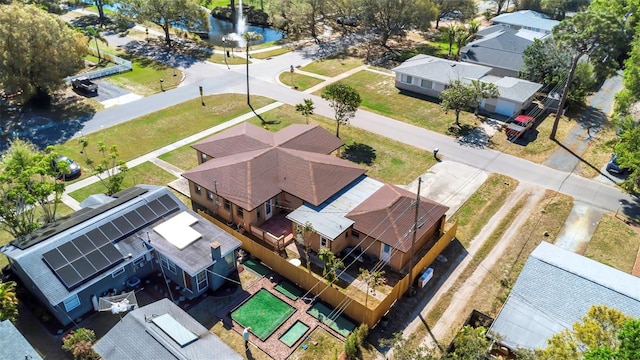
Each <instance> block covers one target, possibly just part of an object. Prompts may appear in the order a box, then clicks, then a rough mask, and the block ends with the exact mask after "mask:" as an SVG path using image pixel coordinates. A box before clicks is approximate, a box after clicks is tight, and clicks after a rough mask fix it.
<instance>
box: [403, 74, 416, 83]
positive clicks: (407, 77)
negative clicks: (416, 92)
mask: <svg viewBox="0 0 640 360" xmlns="http://www.w3.org/2000/svg"><path fill="white" fill-rule="evenodd" d="M400 82H403V83H405V84H411V83H412V82H413V77H412V76H411V75H407V74H402V75H401V76H400Z"/></svg>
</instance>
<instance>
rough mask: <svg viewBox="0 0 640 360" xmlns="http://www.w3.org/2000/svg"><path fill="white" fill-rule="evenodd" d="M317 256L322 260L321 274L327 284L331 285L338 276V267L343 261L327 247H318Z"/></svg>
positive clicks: (341, 265)
mask: <svg viewBox="0 0 640 360" xmlns="http://www.w3.org/2000/svg"><path fill="white" fill-rule="evenodd" d="M318 257H319V258H320V260H322V262H324V271H323V273H322V275H323V276H324V277H325V279H327V283H328V284H329V286H331V285H332V284H333V283H334V282H335V281H336V279H337V278H338V269H342V268H343V267H344V263H343V262H342V260H340V259H338V258H337V257H336V256H335V254H334V253H333V252H331V250H329V248H322V249H320V251H318Z"/></svg>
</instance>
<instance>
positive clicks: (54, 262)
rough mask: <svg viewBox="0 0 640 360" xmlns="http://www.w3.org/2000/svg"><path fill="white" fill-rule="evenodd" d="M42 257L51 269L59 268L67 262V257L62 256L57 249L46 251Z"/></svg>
mask: <svg viewBox="0 0 640 360" xmlns="http://www.w3.org/2000/svg"><path fill="white" fill-rule="evenodd" d="M42 257H43V258H44V260H45V261H46V262H47V264H48V265H49V267H50V268H51V269H53V270H55V269H59V268H61V267H63V266H65V265H67V264H68V263H69V262H68V261H67V259H65V258H64V256H62V254H60V252H59V251H58V249H53V250H51V251H48V252H46V253H45V254H44V255H42Z"/></svg>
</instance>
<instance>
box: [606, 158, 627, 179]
mask: <svg viewBox="0 0 640 360" xmlns="http://www.w3.org/2000/svg"><path fill="white" fill-rule="evenodd" d="M607 171H608V172H610V173H613V174H624V173H625V171H626V169H625V168H623V167H621V166H620V164H619V163H618V154H616V153H613V154H611V159H609V162H608V163H607Z"/></svg>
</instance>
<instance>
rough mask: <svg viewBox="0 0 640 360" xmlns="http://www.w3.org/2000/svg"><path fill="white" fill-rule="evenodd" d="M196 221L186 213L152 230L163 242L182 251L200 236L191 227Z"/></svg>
mask: <svg viewBox="0 0 640 360" xmlns="http://www.w3.org/2000/svg"><path fill="white" fill-rule="evenodd" d="M197 222H198V219H196V218H195V217H193V215H191V214H189V213H188V212H186V211H183V212H181V213H179V214H178V215H176V216H174V217H172V218H171V219H169V220H167V221H165V222H163V223H162V224H160V225H158V226H156V227H154V228H153V231H155V232H157V233H158V234H159V235H160V236H162V237H163V238H164V239H165V240H167V241H168V242H169V243H171V244H172V245H173V246H175V247H177V248H178V249H180V250H182V249H184V248H186V247H187V246H189V245H190V244H191V243H193V242H194V241H196V240H198V239H200V237H201V236H202V235H201V234H200V233H199V232H197V231H196V230H195V229H193V228H192V227H191V225H193V224H196V223H197Z"/></svg>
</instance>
